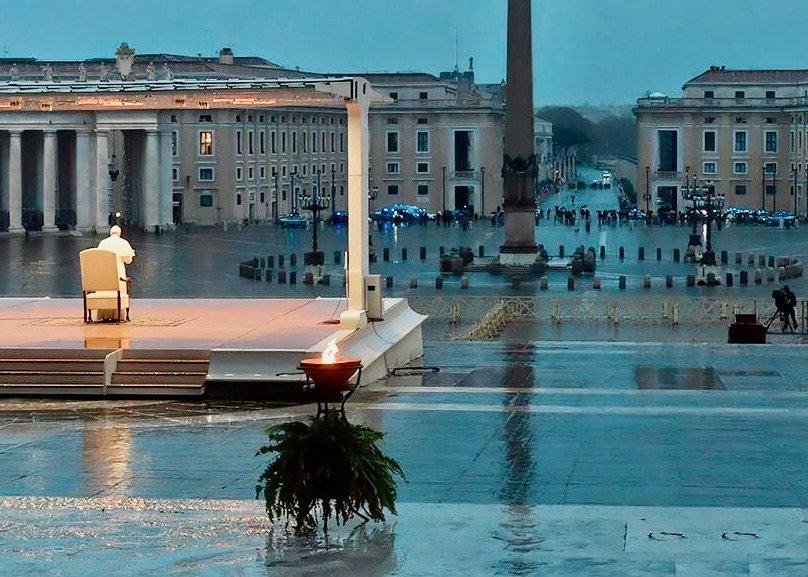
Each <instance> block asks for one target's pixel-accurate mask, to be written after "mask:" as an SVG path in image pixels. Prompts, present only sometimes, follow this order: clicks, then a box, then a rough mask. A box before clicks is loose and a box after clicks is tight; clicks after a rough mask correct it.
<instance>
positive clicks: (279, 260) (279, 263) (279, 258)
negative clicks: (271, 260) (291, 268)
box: [278, 254, 283, 268]
mask: <svg viewBox="0 0 808 577" xmlns="http://www.w3.org/2000/svg"><path fill="white" fill-rule="evenodd" d="M278 268H283V255H282V254H279V255H278Z"/></svg>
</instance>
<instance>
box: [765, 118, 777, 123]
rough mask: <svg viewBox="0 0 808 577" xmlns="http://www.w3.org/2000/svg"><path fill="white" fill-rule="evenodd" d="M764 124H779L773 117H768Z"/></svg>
mask: <svg viewBox="0 0 808 577" xmlns="http://www.w3.org/2000/svg"><path fill="white" fill-rule="evenodd" d="M764 122H765V123H766V124H777V122H775V120H774V117H773V116H767V117H766V120H765V121H764Z"/></svg>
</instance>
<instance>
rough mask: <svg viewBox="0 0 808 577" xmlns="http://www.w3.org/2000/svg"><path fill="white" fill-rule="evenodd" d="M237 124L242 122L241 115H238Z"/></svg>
mask: <svg viewBox="0 0 808 577" xmlns="http://www.w3.org/2000/svg"><path fill="white" fill-rule="evenodd" d="M236 122H241V114H236Z"/></svg>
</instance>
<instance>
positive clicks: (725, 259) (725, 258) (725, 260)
mask: <svg viewBox="0 0 808 577" xmlns="http://www.w3.org/2000/svg"><path fill="white" fill-rule="evenodd" d="M728 262H729V253H728V252H727V251H725V250H722V251H721V264H727V263H728Z"/></svg>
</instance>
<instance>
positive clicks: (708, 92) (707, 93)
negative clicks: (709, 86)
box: [704, 90, 715, 100]
mask: <svg viewBox="0 0 808 577" xmlns="http://www.w3.org/2000/svg"><path fill="white" fill-rule="evenodd" d="M704 98H706V99H708V100H710V99H713V98H715V92H714V91H712V90H705V91H704Z"/></svg>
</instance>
